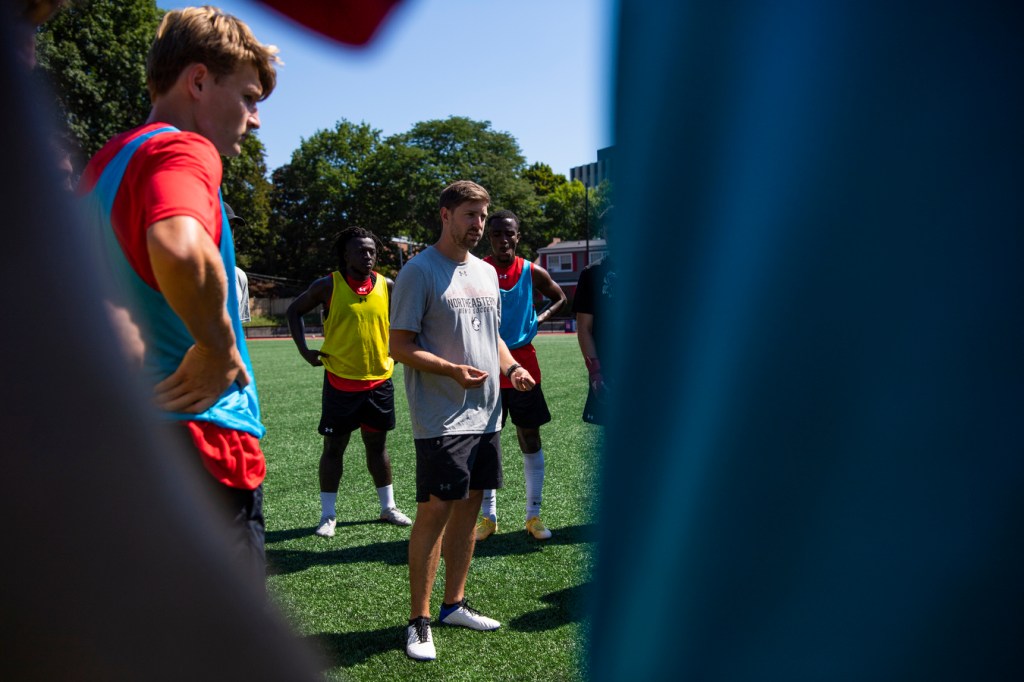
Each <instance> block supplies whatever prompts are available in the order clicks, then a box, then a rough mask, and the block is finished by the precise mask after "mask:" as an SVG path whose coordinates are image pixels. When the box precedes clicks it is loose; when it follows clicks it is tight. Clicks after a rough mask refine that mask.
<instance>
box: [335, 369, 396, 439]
mask: <svg viewBox="0 0 1024 682" xmlns="http://www.w3.org/2000/svg"><path fill="white" fill-rule="evenodd" d="M363 424H365V425H366V426H369V427H370V428H371V429H373V430H375V431H390V430H392V429H393V428H395V385H394V384H393V383H392V382H391V379H388V380H387V381H385V382H384V383H383V384H381V385H380V386H378V387H377V388H371V389H370V390H369V391H339V390H338V389H336V388H335V387H334V386H331V381H330V379H328V378H327V372H324V392H323V407H322V409H321V411H320V426H319V428H318V429H317V431H319V432H320V435H321V436H334V435H340V434H342V433H352V432H353V431H355V430H356V429H358V428H359V427H360V426H361V425H363Z"/></svg>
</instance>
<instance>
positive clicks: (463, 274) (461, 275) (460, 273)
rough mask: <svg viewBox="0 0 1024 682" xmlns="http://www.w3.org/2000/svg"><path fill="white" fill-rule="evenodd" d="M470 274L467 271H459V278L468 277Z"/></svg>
mask: <svg viewBox="0 0 1024 682" xmlns="http://www.w3.org/2000/svg"><path fill="white" fill-rule="evenodd" d="M468 274H469V273H467V272H466V271H465V270H459V277H466V276H467V275H468Z"/></svg>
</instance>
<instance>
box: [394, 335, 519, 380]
mask: <svg viewBox="0 0 1024 682" xmlns="http://www.w3.org/2000/svg"><path fill="white" fill-rule="evenodd" d="M506 352H508V351H507V349H506ZM391 357H393V358H394V359H395V360H397V361H398V362H400V363H402V364H403V365H405V366H407V367H412V368H413V369H418V370H420V371H421V372H428V373H430V374H439V375H441V376H445V377H448V378H450V379H452V380H454V381H456V382H458V384H459V385H460V386H462V387H463V388H467V389H469V388H479V387H480V386H483V384H484V382H485V381H487V372H484V371H483V370H479V369H477V368H476V367H472V366H470V365H456V364H455V363H452V362H448V361H447V360H445V359H444V358H442V357H439V356H437V355H434V354H433V353H431V352H429V351H427V350H424V349H423V348H421V347H420V346H419V345H418V344H417V343H416V332H411V331H408V330H405V329H392V330H391ZM509 364H511V363H509Z"/></svg>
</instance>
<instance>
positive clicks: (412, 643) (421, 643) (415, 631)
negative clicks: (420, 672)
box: [405, 617, 437, 661]
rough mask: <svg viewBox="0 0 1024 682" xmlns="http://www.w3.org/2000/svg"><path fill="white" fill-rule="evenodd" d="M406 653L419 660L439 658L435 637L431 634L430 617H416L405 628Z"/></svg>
mask: <svg viewBox="0 0 1024 682" xmlns="http://www.w3.org/2000/svg"><path fill="white" fill-rule="evenodd" d="M405 655H406V656H408V657H409V658H412V659H414V660H417V661H432V660H434V659H435V658H437V650H436V649H435V648H434V637H433V636H432V635H431V634H430V619H429V618H426V617H422V618H416V619H415V620H413V621H412V622H411V623H409V627H407V628H406V629H405Z"/></svg>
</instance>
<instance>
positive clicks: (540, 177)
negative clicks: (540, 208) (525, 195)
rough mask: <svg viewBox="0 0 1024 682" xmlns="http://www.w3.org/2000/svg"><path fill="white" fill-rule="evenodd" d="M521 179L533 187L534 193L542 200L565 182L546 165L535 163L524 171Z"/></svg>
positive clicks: (561, 176)
mask: <svg viewBox="0 0 1024 682" xmlns="http://www.w3.org/2000/svg"><path fill="white" fill-rule="evenodd" d="M523 178H525V179H526V181H527V182H529V183H530V184H531V185H532V186H533V191H534V193H535V194H536V195H537V196H538V197H539V198H540V199H544V198H545V197H547V196H548V195H549V194H551V193H552V192H554V191H555V190H556V189H557V188H558V187H561V186H562V185H564V184H565V183H566V182H567V181H566V179H565V176H564V175H561V174H559V173H555V172H554V171H553V170H551V166H549V165H548V164H546V163H540V162H538V163H535V164H533V165H532V166H530V167H529V168H527V169H526V170H525V171H523Z"/></svg>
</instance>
